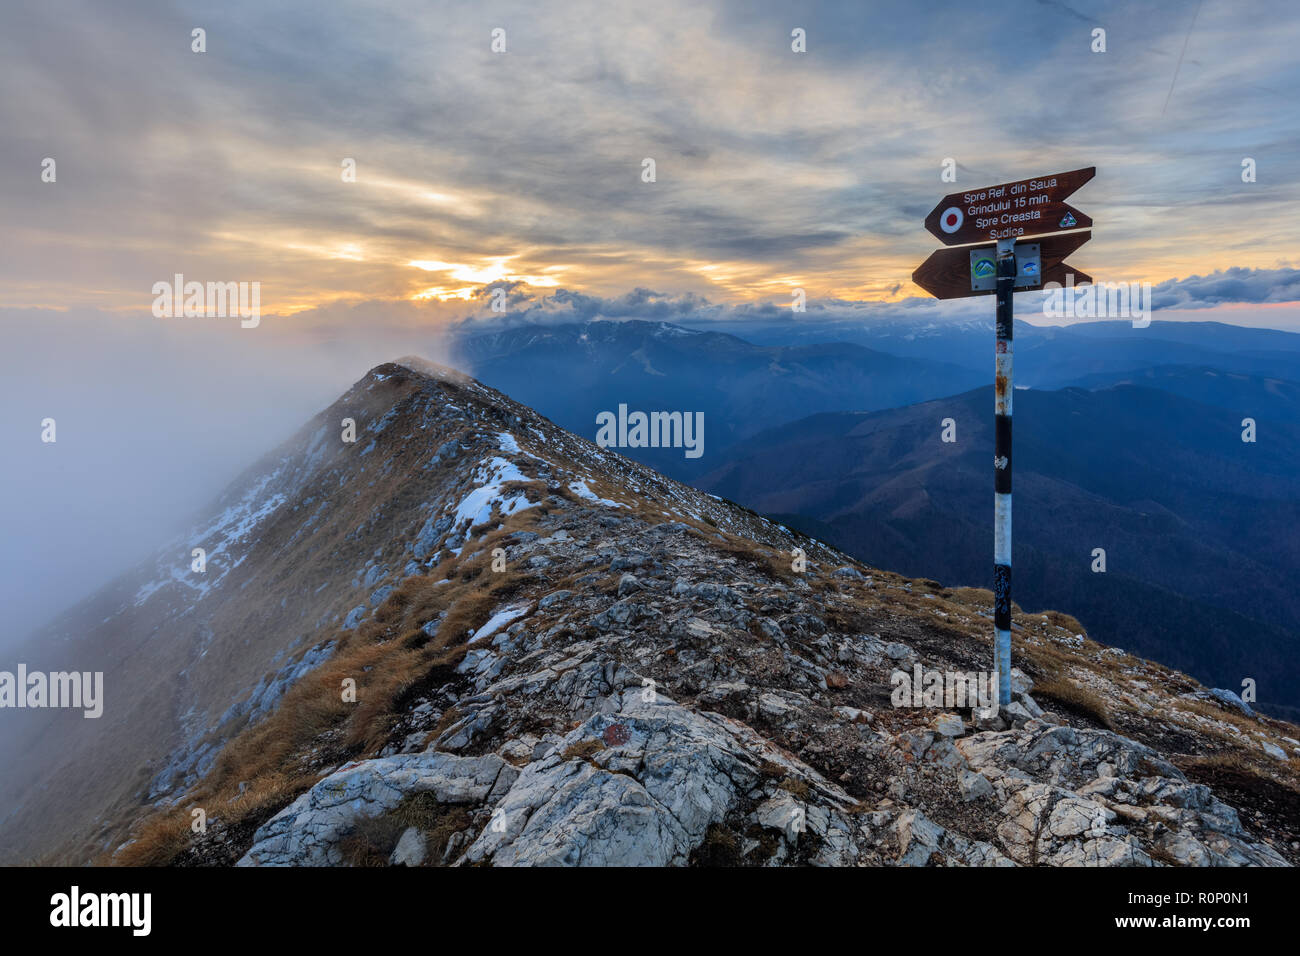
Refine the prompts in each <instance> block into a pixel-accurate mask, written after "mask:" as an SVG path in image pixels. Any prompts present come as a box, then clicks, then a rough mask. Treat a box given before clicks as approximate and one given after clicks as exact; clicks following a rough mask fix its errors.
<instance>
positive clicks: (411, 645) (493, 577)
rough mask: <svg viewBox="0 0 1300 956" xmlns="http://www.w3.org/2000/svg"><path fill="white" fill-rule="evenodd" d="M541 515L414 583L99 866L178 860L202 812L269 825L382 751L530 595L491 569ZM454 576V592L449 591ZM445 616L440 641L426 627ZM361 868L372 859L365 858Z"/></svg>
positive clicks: (524, 515)
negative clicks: (406, 714)
mask: <svg viewBox="0 0 1300 956" xmlns="http://www.w3.org/2000/svg"><path fill="white" fill-rule="evenodd" d="M538 517H540V515H539V514H538V509H529V510H528V511H524V512H520V513H519V514H516V515H514V516H512V517H511V518H510V520H509V521H508V522H506V523H505V524H504V526H503V527H502V528H501V529H498V530H496V531H494V532H491V533H489V534H488V535H487V537H486V538H485V539H483V540H482V541H475V543H474V547H476V548H477V549H478V550H477V551H476V552H475V553H474V554H472V555H466V556H465V557H464V559H463V560H462V558H459V557H452V558H449V559H447V560H445V561H443V562H441V563H439V564H438V565H437V566H436V567H435V568H433V569H432V570H431V571H430V573H429V574H427V575H423V576H417V577H411V578H408V579H407V580H406V581H404V582H403V583H402V585H401V586H400V587H398V588H397V590H395V591H394V592H393V593H392V594H390V595H389V597H388V599H387V600H386V601H385V602H384V604H383V605H382V606H381V607H379V608H378V609H377V610H376V611H375V614H374V616H373V618H372V619H371V620H369V621H366V622H365V623H364V624H362V625H361V626H360V627H358V628H357V629H355V630H354V631H350V632H343V633H342V634H341V635H340V637H339V639H338V644H337V646H336V648H335V652H334V654H333V656H332V657H331V658H330V659H329V660H328V661H326V662H325V663H324V664H322V665H321V666H320V667H318V668H317V669H316V670H314V671H312V672H311V673H309V674H307V675H305V676H304V677H303V678H302V679H301V680H299V681H298V682H297V683H296V684H295V685H294V686H293V687H292V688H290V690H289V691H288V693H286V694H285V696H284V697H283V698H282V699H281V702H280V706H279V707H278V708H277V709H276V710H275V711H274V712H273V713H272V714H271V715H269V716H268V717H267V718H266V719H265V720H263V721H261V722H260V723H258V724H257V725H255V726H252V727H249V728H246V729H245V730H244V731H242V732H241V733H239V734H238V735H237V736H236V737H235V738H234V739H233V740H231V741H230V742H229V743H228V744H227V745H226V747H225V748H224V749H223V750H222V752H221V755H220V756H219V757H218V759H217V761H216V764H215V765H214V767H213V769H212V771H211V772H210V773H209V774H208V776H207V777H206V778H205V779H204V780H202V781H200V782H199V784H197V785H196V786H195V787H194V788H193V789H192V790H191V792H190V793H189V794H188V795H187V799H185V800H184V801H182V803H181V805H180V806H178V807H176V808H173V809H170V810H167V811H163V812H160V813H156V814H153V815H151V816H150V817H148V818H146V819H145V821H144V822H143V823H142V824H141V825H139V826H138V827H137V828H136V829H135V831H134V832H133V834H132V836H133V839H134V842H133V843H132V844H131V846H129V847H126V848H125V849H123V850H122V851H121V852H120V853H118V854H117V855H116V857H111V858H110V857H107V856H106V857H104V858H102V859H101V860H100V862H112V863H116V864H122V865H136V866H141V865H145V866H148V865H153V866H157V865H166V864H169V863H172V862H175V861H176V860H177V858H178V857H179V856H180V855H181V854H183V853H184V852H185V851H186V850H187V849H188V848H190V847H191V846H192V845H194V842H195V840H194V837H195V835H194V834H193V833H192V832H191V830H190V819H191V818H190V810H191V809H193V808H194V807H203V808H204V809H206V810H207V812H208V815H209V819H210V820H211V819H212V818H217V817H219V818H220V819H221V821H222V823H223V824H224V825H225V826H226V828H227V829H230V828H239V827H241V826H247V825H249V824H250V823H257V822H261V821H262V820H264V819H266V818H268V817H269V816H270V815H272V814H273V813H274V812H276V811H277V810H279V809H280V808H282V807H284V806H285V805H287V804H288V803H289V802H291V801H292V800H293V799H294V798H295V797H296V796H297V795H298V794H300V793H302V792H303V791H305V790H306V789H308V788H309V787H311V786H312V785H313V784H315V783H316V782H317V781H318V780H319V779H321V777H322V775H323V772H325V771H327V770H331V769H333V767H334V766H336V765H337V764H338V763H340V762H343V761H345V760H349V759H357V758H360V757H364V756H366V755H371V754H374V753H376V752H377V751H378V750H380V749H382V747H383V746H384V745H385V744H386V743H388V741H389V735H390V733H391V732H392V729H393V724H394V722H395V720H396V717H397V712H399V711H400V710H401V709H402V707H401V706H400V705H401V704H402V703H403V702H404V699H405V697H407V696H409V695H410V694H411V693H413V692H414V691H415V690H417V689H418V688H420V687H421V686H423V685H424V684H426V683H427V682H428V678H429V676H430V675H445V674H448V673H450V671H451V669H452V668H454V667H455V665H456V664H457V663H459V661H460V659H461V658H462V657H463V656H464V653H465V650H466V647H465V640H466V638H467V637H468V635H469V633H470V632H471V631H472V630H474V629H477V628H478V627H481V626H482V625H483V624H484V623H486V621H487V619H488V618H489V617H490V616H491V614H492V611H493V610H494V609H495V608H496V607H497V606H499V605H500V604H501V603H503V602H504V601H506V600H508V599H509V598H510V597H511V596H512V595H513V594H515V593H516V592H517V591H518V590H519V589H520V588H521V587H522V586H523V584H524V583H525V581H526V580H527V575H526V573H525V572H520V571H516V570H512V569H510V567H509V565H507V570H505V571H503V572H494V571H492V570H491V563H492V555H491V551H492V548H494V547H496V546H498V545H499V544H501V543H502V542H504V541H505V539H507V538H509V536H510V535H511V534H512V533H513V532H515V531H519V530H525V529H526V528H528V527H529V526H531V525H532V524H533V523H534V522H535V521H536V520H537V518H538ZM444 578H445V579H449V581H450V583H446V584H439V583H438V582H439V581H441V580H443V579H444ZM442 613H445V617H444V618H443V620H442V623H441V625H440V626H439V628H438V631H437V636H436V637H434V638H429V637H428V636H427V635H425V634H424V633H423V631H422V630H421V626H422V625H423V624H424V623H426V622H428V621H431V620H433V619H434V618H436V617H437V616H438V615H439V614H442ZM349 678H350V679H351V680H354V681H355V682H356V701H355V702H346V701H344V699H343V693H342V692H343V682H344V680H345V679H349ZM241 783H242V784H244V785H245V786H244V788H243V791H242V792H241V790H240V784H241ZM376 825H378V824H376ZM372 836H374V837H375V838H376V839H378V835H372ZM359 839H360V838H359ZM380 842H382V841H380ZM362 844H366V845H369V844H368V843H367V842H366V841H365V840H362V843H361V844H358V846H361V845H362ZM354 849H355V847H354ZM390 849H391V848H390ZM357 852H358V853H361V851H360V850H357ZM358 860H359V861H362V862H366V861H369V862H373V861H372V860H370V858H369V857H365V855H364V853H361V855H360V856H358ZM386 860H387V857H386V856H385V858H384V861H385V862H386Z"/></svg>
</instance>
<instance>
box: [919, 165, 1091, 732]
mask: <svg viewBox="0 0 1300 956" xmlns="http://www.w3.org/2000/svg"><path fill="white" fill-rule="evenodd" d="M1096 174H1097V167H1095V166H1088V167H1085V168H1083V169H1070V170H1066V171H1065V172H1061V173H1049V174H1048V175H1046V176H1032V177H1030V178H1028V179H1020V180H1017V181H1015V182H1010V183H1000V184H999V185H997V186H983V187H980V188H978V189H964V190H962V191H961V192H959V193H949V194H948V195H947V196H944V197H943V199H941V200H939V204H938V205H937V206H935V207H934V208H933V209H932V210H930V214H929V215H928V216H926V217H925V228H926V230H927V231H928V232H929V233H930V235H932V236H934V237H935V238H936V239H938V240H939V241H940V242H942V243H943V244H944V245H945V246H949V247H951V248H947V249H939V250H937V251H936V252H933V253H931V254H930V257H929V258H927V259H926V260H925V261H924V262H922V263H921V265H920V266H919V267H917V269H916V271H914V272H913V273H912V281H913V282H915V283H916V284H917V285H918V286H920V287H921V288H922V289H924V290H925V291H926V292H929V293H930V294H931V295H932V296H934V297H935V298H937V299H961V298H965V297H966V296H968V295H989V294H991V293H996V294H997V303H998V308H997V353H996V357H995V364H994V370H995V378H994V407H993V412H994V417H993V423H994V445H995V448H994V451H993V666H994V669H995V670H996V672H997V675H998V676H997V682H998V705H999V706H1001V707H1006V706H1008V705H1009V704H1010V703H1011V397H1012V390H1013V388H1014V386H1013V385H1012V383H1011V353H1012V348H1011V343H1012V339H1013V337H1014V334H1015V329H1014V328H1013V323H1014V321H1015V319H1014V312H1013V309H1012V307H1011V299H1012V296H1013V295H1014V294H1015V290H1016V284H1017V282H1018V283H1019V284H1020V288H1021V289H1022V290H1028V289H1037V288H1042V287H1043V286H1045V285H1048V284H1050V283H1053V282H1057V283H1060V284H1061V285H1062V286H1064V285H1066V284H1068V282H1069V281H1070V280H1069V277H1070V276H1071V275H1073V276H1074V281H1075V282H1077V283H1080V284H1085V283H1090V282H1092V279H1091V278H1089V277H1088V276H1087V275H1084V274H1083V273H1081V272H1079V271H1078V270H1077V269H1075V268H1073V267H1072V266H1070V265H1068V264H1067V263H1066V261H1065V257H1066V256H1068V255H1070V254H1071V253H1072V252H1074V251H1075V250H1076V249H1078V248H1079V247H1080V246H1081V245H1083V244H1084V243H1085V242H1087V241H1088V240H1089V239H1091V238H1092V232H1091V231H1089V230H1090V229H1091V227H1092V217H1091V216H1089V215H1088V214H1087V213H1084V212H1080V211H1079V210H1078V209H1075V208H1074V207H1073V206H1068V205H1066V203H1065V200H1066V199H1068V198H1069V197H1070V196H1071V195H1073V193H1074V192H1075V190H1077V189H1078V188H1079V187H1080V186H1082V185H1084V184H1085V183H1087V182H1088V181H1089V180H1091V179H1092V177H1093V176H1095V175H1096ZM1036 236H1043V237H1044V238H1042V239H1036V238H1034V237H1036ZM1017 239H1019V240H1020V241H1021V246H1020V256H1019V261H1017V256H1016V240H1017ZM1031 239H1032V240H1033V241H1032V242H1031V241H1028V240H1031ZM995 241H996V245H995V244H994V242H995Z"/></svg>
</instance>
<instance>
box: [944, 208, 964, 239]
mask: <svg viewBox="0 0 1300 956" xmlns="http://www.w3.org/2000/svg"><path fill="white" fill-rule="evenodd" d="M965 221H966V216H965V214H963V213H962V211H961V210H960V209H958V208H957V207H956V206H949V207H948V208H947V209H945V210H944V211H943V215H941V216H940V217H939V228H940V229H942V230H943V231H944V232H946V233H950V234H951V233H954V232H956V231H957V230H958V229H960V228H961V224H962V223H963V222H965Z"/></svg>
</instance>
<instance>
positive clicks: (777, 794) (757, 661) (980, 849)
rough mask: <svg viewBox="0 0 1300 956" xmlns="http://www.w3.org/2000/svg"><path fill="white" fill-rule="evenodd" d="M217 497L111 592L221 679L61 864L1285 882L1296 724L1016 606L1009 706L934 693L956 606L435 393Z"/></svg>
mask: <svg viewBox="0 0 1300 956" xmlns="http://www.w3.org/2000/svg"><path fill="white" fill-rule="evenodd" d="M349 417H351V418H353V419H355V423H356V435H357V440H356V441H355V442H344V441H343V440H342V439H340V438H339V434H340V422H341V421H342V420H343V419H345V418H349ZM268 476H270V477H268ZM225 501H226V504H225V510H224V511H221V512H220V514H222V515H224V516H225V517H224V518H222V521H221V522H219V524H220V527H221V528H222V529H224V530H223V531H222V537H221V541H222V542H223V544H222V545H221V547H222V548H223V549H224V553H226V554H228V555H229V556H230V557H229V560H228V562H227V570H225V571H224V572H219V573H222V574H224V577H223V578H221V579H220V580H217V581H216V582H215V583H213V584H212V585H211V586H210V587H208V588H207V589H206V590H204V591H203V592H202V593H199V592H195V591H194V589H193V588H192V587H191V586H190V585H189V584H187V583H185V582H181V583H174V582H172V581H170V580H165V581H164V583H163V584H160V585H159V586H158V588H157V589H156V593H155V592H149V594H146V595H145V596H144V597H143V598H140V597H139V595H138V592H132V593H133V598H132V600H133V601H134V600H141V601H145V602H147V601H155V600H160V599H161V598H162V596H163V595H164V592H165V593H166V595H168V596H167V600H168V601H169V602H170V603H169V605H168V610H167V611H166V612H165V613H164V612H161V611H160V612H157V620H158V626H159V627H160V628H162V629H163V630H164V632H165V631H166V629H167V628H168V627H169V626H176V627H180V626H183V627H184V628H185V629H186V631H185V633H186V634H194V635H201V639H196V640H195V641H194V642H193V643H192V645H191V650H190V651H189V652H187V653H189V654H191V656H192V657H193V662H192V666H191V668H190V669H189V670H188V671H187V673H188V675H189V680H190V681H191V682H193V681H194V676H193V675H194V674H196V673H198V671H199V670H200V669H201V668H202V667H206V666H209V665H208V664H202V663H199V661H200V648H201V649H202V654H201V659H202V660H203V661H207V660H209V659H218V660H229V659H230V655H231V653H232V652H233V651H232V649H238V650H239V651H240V660H241V662H242V663H241V665H240V667H241V668H242V669H241V670H240V672H239V682H240V684H241V687H240V689H239V690H238V691H237V692H234V693H231V692H229V691H228V690H223V692H222V694H224V696H222V695H208V696H202V695H199V696H196V694H198V692H197V691H196V690H194V689H193V687H192V683H183V682H182V683H176V682H171V683H168V684H167V685H166V686H167V688H168V689H169V692H170V693H171V696H170V697H166V698H164V700H166V701H167V706H168V707H170V708H172V711H171V713H173V714H174V718H175V726H176V728H177V730H176V732H175V733H174V734H173V735H172V736H171V737H169V738H168V739H167V740H165V741H158V742H156V743H153V744H151V745H150V746H151V747H152V751H151V752H148V753H144V752H141V751H137V753H136V755H137V758H139V759H143V760H145V761H147V762H148V766H149V772H148V773H147V774H143V775H141V777H140V782H139V783H138V784H137V785H136V786H135V789H134V790H133V791H132V795H131V798H130V799H119V800H117V801H116V802H115V803H113V804H112V805H111V806H106V805H93V804H91V803H86V804H83V806H82V812H83V814H84V815H85V817H86V819H87V824H86V829H87V833H93V834H97V835H96V836H94V838H93V840H91V842H83V843H82V844H80V846H81V847H83V849H82V850H81V856H82V858H83V859H92V860H96V861H98V862H111V863H117V864H124V865H130V864H173V865H213V864H216V865H232V864H233V865H238V866H299V865H357V866H361V865H398V866H416V865H423V866H463V865H494V866H512V865H560V866H639V865H643V866H665V865H667V866H780V865H817V866H862V865H867V866H895V865H902V866H949V865H951V866H1001V867H1008V866H1035V865H1048V866H1222V865H1228V866H1239V865H1240V866H1247V865H1249V866H1285V865H1289V864H1290V863H1293V862H1295V861H1296V860H1297V859H1300V820H1298V819H1297V818H1298V816H1300V812H1298V811H1297V807H1300V800H1298V799H1297V797H1298V796H1300V740H1297V736H1298V733H1297V730H1296V728H1295V727H1292V726H1291V725H1288V724H1285V723H1282V722H1280V721H1277V720H1274V719H1271V718H1269V717H1265V716H1262V715H1259V714H1257V713H1255V712H1254V711H1253V710H1252V709H1251V708H1250V707H1249V706H1248V705H1247V704H1246V703H1245V702H1242V701H1241V700H1240V699H1238V698H1236V697H1235V695H1232V694H1231V693H1229V692H1226V691H1222V690H1218V689H1213V688H1203V687H1201V686H1200V685H1198V684H1197V683H1196V682H1195V681H1193V680H1192V679H1190V678H1188V677H1186V676H1184V675H1182V674H1179V673H1177V672H1175V671H1172V670H1170V669H1168V668H1165V667H1162V666H1161V665H1159V664H1158V663H1155V662H1152V661H1146V660H1140V659H1137V658H1135V657H1133V656H1131V655H1128V654H1126V653H1125V652H1124V651H1122V650H1119V649H1117V648H1113V647H1103V646H1101V645H1099V644H1096V643H1094V642H1093V641H1091V640H1089V639H1088V637H1087V635H1086V634H1085V633H1084V632H1083V629H1082V627H1080V625H1079V624H1078V622H1076V621H1075V620H1073V619H1072V618H1070V617H1068V616H1067V615H1064V614H1060V613H1056V612H1053V611H1047V612H1038V613H1026V612H1024V611H1022V610H1021V609H1019V608H1017V609H1016V613H1015V616H1014V625H1015V627H1014V633H1013V641H1014V648H1013V659H1014V661H1015V662H1016V665H1017V666H1016V669H1015V670H1014V672H1013V678H1014V681H1013V684H1014V686H1013V695H1012V698H1013V702H1012V704H1011V705H1010V706H1009V707H1003V708H996V707H988V706H984V705H985V704H987V703H988V701H986V700H985V701H980V700H972V699H971V696H973V695H963V696H964V699H961V698H953V697H952V694H951V693H949V692H950V691H951V690H952V688H953V685H954V675H956V676H957V677H959V678H962V677H974V678H975V680H974V681H973V682H972V684H971V686H979V682H978V675H980V674H983V673H984V672H986V671H988V670H989V669H990V668H991V628H992V624H991V608H990V602H991V596H990V594H989V592H987V591H985V590H980V589H974V588H963V587H945V586H943V585H941V584H939V583H937V582H935V581H930V580H921V579H907V578H904V577H901V576H899V575H896V574H893V573H890V572H888V571H882V570H878V569H873V568H869V567H865V566H861V565H858V564H855V563H854V562H852V561H850V560H849V559H847V558H846V557H844V556H843V555H842V554H840V553H838V552H836V551H834V550H833V549H831V548H829V547H827V546H825V545H823V544H821V543H819V542H817V541H815V540H812V539H809V538H806V537H803V536H801V535H799V534H796V533H794V532H792V531H790V530H788V529H786V528H785V527H782V526H780V525H777V524H774V523H772V522H769V521H768V520H765V519H764V518H762V517H761V516H759V515H756V514H754V513H752V512H749V511H747V510H745V509H743V508H740V507H738V506H736V505H733V504H731V503H729V502H727V501H724V500H722V499H719V498H716V497H713V496H710V495H707V494H704V493H701V492H699V491H696V490H693V489H691V488H689V487H687V486H685V485H682V484H679V483H677V482H675V481H672V480H669V479H667V478H664V477H662V476H660V475H658V474H656V473H655V472H653V471H651V470H649V469H648V468H646V467H644V466H641V465H638V464H636V463H633V462H631V461H629V460H627V459H625V458H623V457H621V456H619V455H617V454H615V453H613V452H612V451H609V450H603V449H600V448H598V447H596V446H595V445H593V444H592V443H590V442H588V441H586V440H584V439H581V438H578V437H576V436H574V435H572V434H570V433H568V432H565V431H563V430H562V429H560V428H558V427H556V426H555V425H553V424H552V423H551V422H549V421H547V420H546V419H545V418H543V417H541V416H540V415H538V414H536V413H535V412H533V411H531V410H530V409H528V408H526V407H524V406H522V405H519V404H517V403H515V402H513V401H511V400H509V399H507V398H506V397H504V396H503V395H501V394H499V393H497V392H494V391H492V390H491V389H488V388H486V387H484V386H482V385H480V384H479V383H477V382H475V381H473V380H472V379H468V378H466V377H464V376H461V375H459V374H456V373H452V372H450V371H449V370H447V369H443V368H440V367H437V366H432V365H429V364H427V363H423V362H420V361H419V360H415V359H408V360H403V361H401V362H398V363H393V364H387V365H383V366H380V367H378V368H376V369H374V370H372V371H371V372H370V373H369V374H368V375H367V376H366V377H365V378H364V379H362V380H361V381H360V382H358V383H357V385H356V386H354V387H353V389H352V390H350V391H349V393H348V394H347V395H345V396H344V397H343V398H341V399H340V400H339V402H337V403H336V404H335V405H334V406H332V407H331V408H330V409H328V410H326V411H325V412H323V413H322V415H321V416H320V417H319V418H318V419H317V420H316V421H314V422H313V423H311V424H309V426H308V427H307V429H305V430H304V432H303V433H302V434H301V435H299V436H298V437H296V438H295V439H294V440H293V441H292V442H291V443H290V444H289V445H288V446H286V447H285V448H283V449H280V450H278V451H277V452H276V453H275V454H273V455H271V456H269V457H268V459H266V461H265V462H264V464H263V466H260V468H259V469H254V471H253V472H251V473H249V474H248V475H246V476H245V477H244V478H242V479H241V484H240V485H239V486H237V487H235V488H232V489H231V491H230V492H229V493H228V494H227V496H226V499H225ZM236 505H238V507H235V506H236ZM232 508H234V509H235V510H234V511H231V509H232ZM236 512H237V513H236ZM177 552H178V553H181V554H188V543H186V544H185V548H184V550H181V549H180V547H179V546H178V548H177ZM168 560H170V559H168ZM164 563H165V562H164ZM142 573H143V572H142ZM149 573H150V574H153V575H154V577H156V578H158V577H165V575H159V573H158V572H156V571H150V572H149ZM230 589H237V591H238V595H237V596H238V600H240V601H242V602H243V605H242V606H243V607H244V610H243V612H242V616H241V617H240V619H239V624H240V628H239V629H234V628H233V627H231V625H230V621H229V620H227V619H224V618H222V617H221V614H222V613H228V612H223V610H222V609H223V608H225V607H226V605H225V604H223V603H222V601H223V600H225V599H224V598H223V597H222V592H225V591H230ZM281 602H283V603H281ZM250 608H252V609H251V610H250ZM169 615H175V617H174V618H173V617H171V616H169ZM169 621H173V622H175V621H179V622H181V623H180V624H174V625H169V624H168V622H169ZM104 626H107V625H104ZM93 630H94V629H93V628H92V629H91V631H92V634H91V636H92V637H93ZM86 639H90V638H86ZM223 645H225V649H224V650H223V649H222V646H223ZM250 660H251V663H249V661H250ZM121 666H122V667H144V666H146V665H145V664H144V663H138V662H137V663H131V662H130V661H128V662H126V663H123V664H122V665H121ZM223 666H225V665H223ZM931 675H934V676H933V678H931ZM214 679H215V678H214ZM920 685H924V689H922V687H921V686H920ZM223 686H227V687H228V686H229V685H223ZM138 746H144V745H143V744H139V745H138ZM196 821H201V825H198V824H196ZM87 840H90V838H89V837H88V838H87ZM92 843H93V844H94V848H93V850H86V849H84V848H85V847H87V846H91V845H92ZM49 849H50V848H47V852H49ZM62 852H63V853H64V854H65V858H66V854H68V853H72V852H73V851H71V850H69V849H67V848H64V849H63V850H62ZM74 856H75V853H74Z"/></svg>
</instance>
